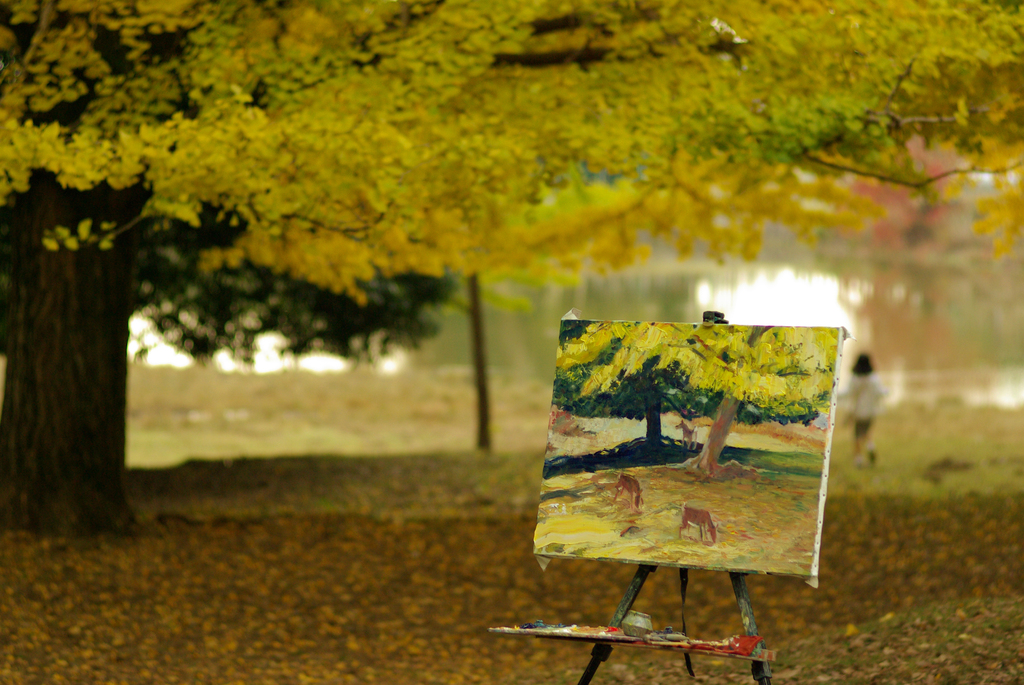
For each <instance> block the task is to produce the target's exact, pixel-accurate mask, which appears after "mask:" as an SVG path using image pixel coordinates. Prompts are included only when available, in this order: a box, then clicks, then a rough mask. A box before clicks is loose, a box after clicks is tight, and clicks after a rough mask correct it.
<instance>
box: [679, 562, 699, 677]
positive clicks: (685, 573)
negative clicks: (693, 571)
mask: <svg viewBox="0 0 1024 685" xmlns="http://www.w3.org/2000/svg"><path fill="white" fill-rule="evenodd" d="M689 583H690V569H688V568H681V569H679V594H680V596H681V597H682V600H683V609H682V614H681V615H680V617H681V618H682V620H683V635H686V586H687V585H688V584H689ZM683 657H684V658H685V659H686V672H687V673H689V674H690V677H691V678H696V677H697V676H695V675H694V674H693V663H691V662H690V655H689V654H686V653H684V654H683Z"/></svg>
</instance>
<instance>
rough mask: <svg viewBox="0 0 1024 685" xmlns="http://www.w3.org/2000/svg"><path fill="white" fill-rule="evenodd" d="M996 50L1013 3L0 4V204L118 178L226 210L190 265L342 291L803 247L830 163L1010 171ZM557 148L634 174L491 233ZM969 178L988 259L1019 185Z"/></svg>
mask: <svg viewBox="0 0 1024 685" xmlns="http://www.w3.org/2000/svg"><path fill="white" fill-rule="evenodd" d="M1022 36H1024V32H1022V16H1021V13H1020V11H1019V9H1018V8H1017V7H1014V6H1010V5H1005V4H1000V3H991V2H984V1H982V0H971V1H969V2H957V3H950V2H947V1H946V0H915V1H912V2H900V3H882V4H881V5H879V4H878V3H874V2H867V1H865V0H840V1H839V2H834V3H829V4H828V5H819V4H814V3H811V4H808V3H804V2H793V1H792V0H775V1H773V2H769V3H767V4H765V3H758V2H750V1H748V0H742V1H740V2H730V3H725V4H723V3H716V2H710V1H704V2H698V3H693V2H682V1H681V0H658V1H655V0H651V1H650V2H644V3H612V4H609V3H604V2H596V1H594V0H585V1H584V0H581V1H579V2H575V3H565V2H562V1H561V0H529V1H527V2H523V1H521V0H515V1H511V0H503V1H501V2H489V3H486V4H479V3H471V2H467V1H459V2H450V1H449V2H404V1H403V2H379V1H376V0H374V1H369V0H368V1H366V2H351V1H342V0H293V1H290V2H272V3H267V2H260V1H258V0H230V1H228V2H216V3H213V2H204V1H202V0H164V1H162V2H152V1H150V0H88V1H87V0H42V1H41V2H40V1H38V0H5V2H3V3H2V4H0V48H3V49H4V50H6V52H4V53H3V55H4V56H3V58H2V59H3V66H2V71H0V78H2V92H0V167H2V168H3V169H4V173H3V174H0V201H3V200H8V201H9V200H10V198H12V197H13V194H16V193H21V192H24V191H26V190H27V188H28V184H29V181H30V176H31V173H32V171H33V170H37V169H44V170H49V171H51V172H53V173H54V174H56V175H57V178H58V179H59V180H60V182H61V183H62V184H64V185H65V186H68V187H74V188H81V189H84V188H90V187H93V186H95V185H97V184H100V183H107V184H109V185H110V186H112V187H114V188H123V187H127V186H131V185H133V184H140V183H141V184H144V185H145V186H146V187H147V188H149V189H151V191H152V196H151V198H150V199H149V201H148V204H147V206H146V208H145V210H144V214H145V215H147V216H149V215H153V216H167V217H173V218H176V219H180V220H183V221H186V222H188V223H191V224H193V225H195V226H198V225H199V224H200V214H201V211H202V207H203V206H204V204H209V205H213V206H217V207H219V208H222V209H223V210H224V211H225V213H226V216H228V217H232V216H234V217H237V218H238V219H239V220H241V221H243V222H244V224H245V225H246V226H247V228H248V230H247V231H246V232H245V233H244V234H242V236H241V237H240V238H239V240H237V241H236V243H235V244H234V245H232V246H230V247H228V248H224V249H218V250H211V251H209V252H208V253H207V255H206V258H205V262H204V264H205V265H206V266H208V267H216V266H221V265H225V264H226V265H237V264H238V263H239V262H240V260H242V259H250V260H252V261H253V262H254V263H256V264H259V265H263V266H272V267H274V268H275V269H278V270H281V271H285V272H287V273H290V274H292V275H295V276H298V277H302V278H306V279H309V280H310V281H312V282H314V283H317V284H319V285H322V286H326V287H330V288H332V289H334V290H337V291H342V290H345V291H349V292H352V293H354V294H357V296H358V293H359V292H360V288H359V286H358V282H359V281H360V280H362V281H369V280H371V279H373V278H374V277H376V275H377V274H378V273H384V274H385V275H389V274H394V273H401V272H407V271H420V272H423V273H429V274H434V275H440V274H441V273H442V272H443V271H444V269H445V268H451V269H455V270H464V271H475V270H478V269H484V268H488V269H493V268H498V267H508V266H520V265H530V264H534V263H536V261H537V257H538V256H539V257H541V258H543V257H557V258H560V259H562V260H564V261H565V262H566V263H567V264H569V265H577V264H578V263H579V261H578V260H579V259H581V258H590V259H592V260H594V261H595V262H596V263H598V264H611V265H615V264H620V263H623V262H628V261H631V260H632V259H634V258H635V257H636V256H637V255H638V253H639V251H640V250H641V248H639V247H638V246H637V241H636V236H637V231H638V230H639V229H640V228H644V227H646V228H648V229H650V230H651V231H652V232H653V233H655V234H656V235H660V236H663V237H665V238H667V239H669V240H670V241H671V242H673V243H674V244H675V245H676V246H677V247H678V248H679V249H680V251H681V252H682V254H684V255H685V254H688V253H689V252H690V250H692V248H693V246H694V244H695V242H696V241H698V240H700V241H705V242H706V243H707V244H708V245H709V246H710V249H711V252H712V253H713V254H723V253H737V254H744V255H748V256H750V255H753V254H754V253H756V251H757V249H758V247H759V242H760V229H761V227H762V226H763V225H764V224H765V223H766V222H769V221H775V222H781V223H784V224H785V225H787V226H790V227H791V228H792V229H793V230H794V231H796V232H797V233H799V234H801V235H804V236H806V237H811V236H813V234H814V232H815V231H816V230H818V229H819V228H821V227H823V226H829V225H836V224H842V223H853V222H857V221H858V220H859V219H858V217H859V216H863V213H864V212H866V211H870V210H869V206H868V203H866V202H865V201H862V200H858V199H857V198H856V197H854V196H852V195H851V194H850V193H848V192H847V191H846V190H845V189H844V188H843V187H842V186H841V185H837V184H835V183H833V180H834V177H835V176H836V175H841V174H843V173H846V172H847V171H848V170H856V171H857V172H858V173H861V174H865V175H868V176H875V177H878V178H882V179H888V180H895V181H897V182H901V183H906V184H911V185H923V184H925V183H926V182H927V178H926V177H925V176H924V174H923V172H922V171H920V170H919V169H917V168H915V167H914V165H913V163H912V160H911V159H910V157H909V155H908V154H907V151H906V142H907V141H908V140H909V139H910V138H911V137H914V136H919V137H921V138H923V139H924V140H925V141H926V142H927V143H928V144H932V145H948V146H953V147H955V148H956V150H957V151H958V152H959V154H960V155H961V157H962V158H963V159H964V160H965V162H964V166H963V167H962V168H961V169H959V171H964V170H969V169H990V170H996V171H1003V172H1005V171H1006V170H1009V169H1012V168H1015V167H1016V166H1017V165H1018V164H1019V163H1020V160H1021V154H1022V152H1024V146H1022V143H1021V142H1020V141H1021V140H1024V136H1022V135H1021V134H1022V126H1024V100H1022V99H1021V98H1020V95H1019V93H1020V92H1022V85H1024V84H1022V80H1024V75H1022V73H1021V70H1020V69H1019V64H1020V60H1021V57H1022V53H1024V38H1022ZM581 160H585V161H586V162H587V164H588V166H589V168H591V169H595V170H606V171H607V172H608V173H611V174H620V175H622V177H623V178H624V179H625V180H626V181H629V180H635V181H638V182H637V183H636V184H633V185H632V186H631V187H630V189H629V190H623V191H622V192H621V193H620V194H617V195H615V197H613V198H609V199H607V201H605V202H601V203H599V204H595V205H593V206H591V207H590V208H589V209H586V210H585V211H581V212H576V213H575V214H574V215H573V216H572V217H570V218H564V219H561V220H557V221H544V220H539V219H538V218H537V217H533V219H531V217H530V216H529V215H527V220H526V221H520V222H508V221H506V220H505V219H504V218H503V217H506V216H509V215H518V216H521V215H522V210H523V208H524V207H527V206H530V205H534V204H537V203H538V202H540V201H541V200H543V198H544V197H546V195H547V193H548V190H547V189H548V188H549V187H550V186H552V185H558V184H559V183H563V182H564V178H565V173H566V171H567V170H568V169H569V168H571V167H572V165H574V164H576V163H578V162H579V161H581ZM951 171H952V170H951ZM995 182H996V183H997V184H998V185H999V186H1000V188H1001V189H1002V190H1003V191H1004V192H1003V194H1002V195H1000V196H999V197H997V198H993V199H990V200H987V201H986V203H985V205H984V209H985V210H986V212H987V214H986V216H985V218H984V219H983V220H982V222H981V223H980V224H979V226H980V227H981V228H982V229H984V230H989V231H995V232H997V233H999V237H998V246H999V247H1000V248H1001V249H1009V247H1010V246H1011V245H1012V242H1013V240H1014V239H1015V238H1016V237H1017V236H1018V235H1019V233H1020V224H1019V222H1018V220H1017V218H1016V217H1018V216H1020V212H1019V209H1020V207H1021V206H1024V195H1022V193H1021V189H1020V187H1019V185H1017V184H1016V183H1015V180H1014V177H1013V176H1012V175H1008V174H1006V173H997V174H996V175H995ZM595 226H600V229H601V230H594V228H595ZM127 228H128V226H124V225H122V226H115V225H106V224H104V225H99V224H96V225H94V224H93V223H92V222H91V221H82V222H81V223H80V224H79V225H78V226H67V227H60V228H58V229H57V230H56V231H55V232H54V234H53V235H52V236H51V241H50V245H51V247H54V246H57V245H58V244H63V245H65V246H66V247H70V248H72V249H75V248H76V247H78V246H79V245H81V244H82V243H87V242H96V243H98V244H99V245H100V246H106V245H107V244H109V242H110V239H111V238H113V237H115V234H116V233H118V232H119V231H122V230H126V229H127Z"/></svg>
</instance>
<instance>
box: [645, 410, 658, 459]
mask: <svg viewBox="0 0 1024 685" xmlns="http://www.w3.org/2000/svg"><path fill="white" fill-rule="evenodd" d="M644 418H645V420H646V421H647V447H648V448H650V449H654V448H656V447H658V446H659V445H661V402H660V401H657V400H655V401H654V402H652V403H651V404H648V405H647V407H645V411H644Z"/></svg>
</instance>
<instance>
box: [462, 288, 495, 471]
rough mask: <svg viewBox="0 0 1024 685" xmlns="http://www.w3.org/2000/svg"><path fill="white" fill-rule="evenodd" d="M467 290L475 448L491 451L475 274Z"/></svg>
mask: <svg viewBox="0 0 1024 685" xmlns="http://www.w3.org/2000/svg"><path fill="white" fill-rule="evenodd" d="M466 285H467V288H468V289H469V322H470V330H471V341H470V342H471V343H472V344H471V348H472V350H473V377H474V379H475V380H476V446H477V449H480V450H483V451H484V452H490V451H491V405H490V401H489V398H488V392H487V385H488V383H487V350H486V346H485V342H486V341H485V340H484V313H483V305H482V304H481V301H480V281H479V279H478V278H477V275H476V274H473V275H471V276H469V277H468V278H467V279H466Z"/></svg>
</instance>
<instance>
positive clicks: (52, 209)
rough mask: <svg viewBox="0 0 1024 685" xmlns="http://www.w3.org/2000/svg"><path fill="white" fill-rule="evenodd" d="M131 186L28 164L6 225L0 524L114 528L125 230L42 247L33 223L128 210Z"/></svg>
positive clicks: (127, 517)
mask: <svg viewBox="0 0 1024 685" xmlns="http://www.w3.org/2000/svg"><path fill="white" fill-rule="evenodd" d="M148 195H149V193H148V191H146V190H145V189H144V188H142V187H141V186H133V187H131V188H128V189H124V190H113V189H111V188H110V187H109V186H107V185H105V184H104V185H101V186H98V187H97V188H95V189H93V190H90V191H85V192H82V191H75V190H67V189H65V188H62V187H61V186H60V184H59V183H58V182H57V180H56V178H55V177H54V175H53V174H51V173H46V172H35V173H34V174H33V175H32V178H31V183H30V187H29V190H28V191H27V192H25V193H23V194H21V195H18V196H17V197H16V198H15V204H14V208H13V212H12V215H13V216H12V220H11V226H10V234H11V273H10V291H9V302H8V329H7V370H6V380H5V389H4V398H3V410H2V415H0V528H15V529H27V530H32V531H36V532H40V533H44V534H55V535H81V534H89V533H94V532H100V531H115V532H119V531H124V530H125V529H126V528H127V527H128V526H129V525H130V524H131V522H132V512H131V510H130V508H129V506H128V503H127V501H126V499H125V493H124V482H123V477H124V464H125V409H126V389H127V383H126V382H127V373H128V362H127V343H128V320H129V317H130V316H131V313H132V269H133V263H134V258H135V254H136V252H137V250H138V236H137V232H136V231H128V232H127V233H126V234H124V235H122V236H120V237H119V238H118V239H117V240H116V241H115V243H114V247H113V248H112V249H110V250H107V251H101V250H99V249H97V248H96V247H95V246H83V247H82V248H80V249H79V250H78V251H77V252H71V251H68V250H63V249H62V250H61V251H59V252H49V251H47V250H45V249H44V248H43V246H42V242H41V241H42V238H43V233H44V231H46V230H48V229H53V228H54V227H55V226H58V225H61V226H66V227H68V228H69V229H71V231H72V232H74V230H75V229H76V227H77V226H78V223H79V221H80V220H82V219H84V218H87V217H89V218H92V219H93V222H94V224H95V225H98V224H99V223H100V221H115V222H117V223H118V224H119V225H121V224H124V223H125V222H126V221H129V220H131V219H132V218H134V217H136V216H138V214H139V212H140V211H141V210H142V207H143V205H144V204H145V202H146V199H147V198H148Z"/></svg>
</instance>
